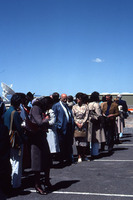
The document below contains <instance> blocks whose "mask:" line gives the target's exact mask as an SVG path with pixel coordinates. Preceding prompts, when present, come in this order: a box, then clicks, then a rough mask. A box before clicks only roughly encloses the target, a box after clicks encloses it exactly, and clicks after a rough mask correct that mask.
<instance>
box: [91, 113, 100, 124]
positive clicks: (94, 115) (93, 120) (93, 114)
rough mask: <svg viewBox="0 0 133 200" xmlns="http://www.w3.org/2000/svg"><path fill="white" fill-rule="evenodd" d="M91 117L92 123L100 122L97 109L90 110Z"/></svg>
mask: <svg viewBox="0 0 133 200" xmlns="http://www.w3.org/2000/svg"><path fill="white" fill-rule="evenodd" d="M89 117H90V122H91V123H93V124H94V123H98V122H99V116H98V114H97V113H96V112H95V110H90V111H89Z"/></svg>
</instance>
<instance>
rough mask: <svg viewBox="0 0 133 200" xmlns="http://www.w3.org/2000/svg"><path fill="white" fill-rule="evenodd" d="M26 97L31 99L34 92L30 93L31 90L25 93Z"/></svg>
mask: <svg viewBox="0 0 133 200" xmlns="http://www.w3.org/2000/svg"><path fill="white" fill-rule="evenodd" d="M27 97H28V98H29V99H30V100H32V99H33V98H34V94H32V93H31V92H28V93H27Z"/></svg>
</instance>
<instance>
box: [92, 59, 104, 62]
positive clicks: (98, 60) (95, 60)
mask: <svg viewBox="0 0 133 200" xmlns="http://www.w3.org/2000/svg"><path fill="white" fill-rule="evenodd" d="M93 62H96V63H101V62H104V60H102V59H101V58H96V59H94V60H93Z"/></svg>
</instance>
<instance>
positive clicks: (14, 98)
mask: <svg viewBox="0 0 133 200" xmlns="http://www.w3.org/2000/svg"><path fill="white" fill-rule="evenodd" d="M20 103H21V97H20V95H19V94H16V93H15V94H13V96H12V98H11V105H12V106H13V107H14V108H18V107H19V105H20Z"/></svg>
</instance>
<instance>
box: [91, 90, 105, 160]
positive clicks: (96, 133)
mask: <svg viewBox="0 0 133 200" xmlns="http://www.w3.org/2000/svg"><path fill="white" fill-rule="evenodd" d="M88 107H89V122H88V142H90V147H91V158H94V157H97V156H98V155H99V144H101V146H102V144H103V143H105V141H106V139H105V134H104V129H103V127H102V126H101V120H100V117H102V114H101V107H100V105H99V93H98V92H96V91H95V92H93V93H92V94H91V96H90V103H89V104H88ZM93 115H95V117H96V119H94V120H92V118H93Z"/></svg>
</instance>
